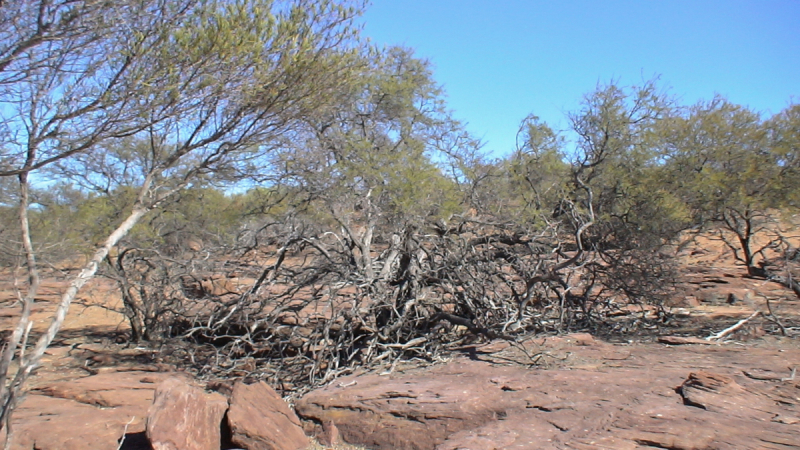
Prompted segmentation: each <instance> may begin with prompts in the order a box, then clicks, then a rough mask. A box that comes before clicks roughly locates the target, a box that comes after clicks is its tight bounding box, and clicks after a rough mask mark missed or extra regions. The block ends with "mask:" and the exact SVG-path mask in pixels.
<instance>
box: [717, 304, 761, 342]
mask: <svg viewBox="0 0 800 450" xmlns="http://www.w3.org/2000/svg"><path fill="white" fill-rule="evenodd" d="M761 314H762V312H761V310H757V311H755V312H754V313H753V314H751V315H750V316H749V317H748V318H746V319H742V320H740V321H739V322H737V323H736V324H735V325H733V326H731V327H728V328H726V329H724V330H722V331H720V332H719V333H717V334H712V335H711V336H709V337H707V338H706V340H707V341H718V340H720V339H722V338H724V337H725V336H727V335H729V334H731V333H733V332H735V331H736V330H738V329H740V328H742V327H743V326H745V325H746V324H747V323H748V322H750V321H751V320H753V319H755V318H756V317H758V316H760V315H761Z"/></svg>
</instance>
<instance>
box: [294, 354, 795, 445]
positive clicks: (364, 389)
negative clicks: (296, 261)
mask: <svg viewBox="0 0 800 450" xmlns="http://www.w3.org/2000/svg"><path fill="white" fill-rule="evenodd" d="M558 339H561V338H556V339H551V341H550V342H548V343H545V344H544V345H542V346H541V347H539V348H536V349H530V350H529V353H530V354H537V352H539V353H538V354H539V355H540V357H544V356H541V355H547V357H548V358H549V359H548V360H547V361H549V362H550V363H549V365H544V364H543V365H541V366H539V367H532V368H529V367H526V366H524V365H521V364H519V365H501V364H506V363H507V362H508V361H509V360H510V359H512V358H511V355H510V353H508V349H507V350H505V351H504V350H500V351H498V348H495V349H493V350H491V351H481V350H480V349H479V348H476V349H473V350H471V351H470V352H469V354H468V356H469V357H462V358H458V359H456V360H455V361H452V362H450V363H448V364H447V365H441V366H435V367H432V368H428V369H423V370H414V371H411V372H409V373H394V374H392V375H388V376H382V375H379V374H368V375H362V376H355V377H348V378H343V379H341V380H339V382H337V383H334V384H332V385H331V386H328V387H326V388H324V389H321V390H317V391H314V392H311V393H309V394H307V395H306V396H305V397H304V398H302V399H301V400H300V401H299V402H298V403H297V411H298V413H299V414H300V416H301V417H303V418H304V419H306V420H309V421H310V422H312V423H316V424H326V423H333V424H335V426H336V428H337V429H338V431H339V432H340V433H341V436H342V439H343V440H344V441H345V442H349V443H353V444H361V445H365V446H367V447H368V448H374V449H409V450H433V449H436V450H456V449H462V450H466V449H473V450H480V449H489V448H494V449H516V448H536V449H563V448H586V449H590V448H614V449H636V448H642V447H656V448H670V449H707V448H715V449H757V448H759V449H760V448H774V449H778V448H781V449H789V448H800V429H798V428H797V425H792V424H796V423H799V422H800V419H798V415H800V400H798V396H797V392H800V391H798V388H799V387H800V385H798V382H800V380H798V381H786V380H781V379H774V378H772V379H769V380H757V379H754V378H753V377H752V376H746V375H744V371H745V370H748V369H749V370H750V372H748V373H751V372H752V373H755V372H757V371H756V370H754V368H755V369H758V373H768V372H765V371H772V372H775V373H778V372H780V371H781V370H782V371H783V372H785V374H786V375H788V374H789V371H788V370H787V369H786V368H785V367H786V366H785V364H786V361H787V360H797V359H796V358H798V357H800V351H798V350H797V349H792V350H791V351H789V350H781V352H783V353H780V352H777V351H773V352H766V353H761V352H759V353H760V355H758V356H757V355H755V354H752V355H751V354H748V353H747V351H746V349H740V348H734V347H720V346H696V347H693V350H692V351H688V352H687V351H683V350H680V349H679V348H675V347H670V346H663V345H658V344H654V345H640V346H636V347H634V346H622V345H611V344H606V343H602V342H592V341H587V340H581V343H580V344H579V343H578V342H577V341H578V340H577V339H572V341H573V343H572V344H571V346H570V347H564V346H562V345H561V343H558ZM576 344H577V345H576ZM493 345H495V346H496V344H493ZM567 349H568V350H569V351H565V350H567ZM789 353H791V354H789ZM500 356H502V357H500ZM692 366H694V367H719V368H721V370H724V371H725V373H724V374H723V373H715V372H711V371H708V370H706V371H690V370H687V369H686V368H687V367H692ZM781 367H784V368H783V369H781ZM722 368H724V369H722ZM315 431H316V432H317V433H322V431H323V430H322V427H317V429H316V430H315Z"/></svg>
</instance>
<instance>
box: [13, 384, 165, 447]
mask: <svg viewBox="0 0 800 450" xmlns="http://www.w3.org/2000/svg"><path fill="white" fill-rule="evenodd" d="M169 376H170V374H162V373H144V372H125V373H105V374H102V375H94V376H88V377H83V378H78V379H73V380H70V381H61V382H53V383H47V384H44V385H42V386H40V387H39V388H38V389H35V390H33V391H32V392H30V393H29V394H28V395H27V396H26V398H25V400H23V402H22V403H21V404H20V405H19V407H18V408H17V410H16V411H15V412H14V415H13V418H12V419H13V430H14V438H13V445H12V447H11V448H12V449H14V450H22V449H25V450H29V449H31V448H36V449H41V450H73V449H74V450H84V449H89V448H90V449H104V448H109V449H116V448H117V446H118V441H119V439H121V438H122V436H123V435H125V434H126V433H127V434H128V435H131V434H137V433H141V432H143V431H144V419H145V416H146V415H147V409H148V408H149V407H150V405H151V404H152V403H153V393H154V390H155V387H156V383H159V382H161V381H162V380H164V379H166V378H168V377H169ZM126 425H127V429H126Z"/></svg>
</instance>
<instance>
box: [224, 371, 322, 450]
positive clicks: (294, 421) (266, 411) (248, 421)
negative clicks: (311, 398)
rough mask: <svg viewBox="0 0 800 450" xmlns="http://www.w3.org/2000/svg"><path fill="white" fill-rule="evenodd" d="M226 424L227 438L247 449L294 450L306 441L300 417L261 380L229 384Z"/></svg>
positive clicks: (305, 443) (301, 447) (307, 444)
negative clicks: (230, 391)
mask: <svg viewBox="0 0 800 450" xmlns="http://www.w3.org/2000/svg"><path fill="white" fill-rule="evenodd" d="M228 425H229V426H230V429H231V441H233V443H234V444H235V445H238V446H241V447H244V448H246V449H247V450H298V449H304V448H306V447H308V446H309V444H310V442H309V439H308V437H306V435H305V433H304V432H303V428H302V426H301V424H300V419H298V417H297V415H296V414H295V413H294V412H293V411H292V410H291V409H290V408H289V405H287V404H286V402H284V401H283V399H282V398H281V397H280V396H279V395H278V394H277V393H276V392H275V391H274V390H273V389H272V388H271V387H269V385H268V384H267V383H265V382H263V381H261V382H258V383H254V384H245V383H243V382H237V383H236V384H235V385H234V386H233V394H232V395H231V401H230V409H229V410H228Z"/></svg>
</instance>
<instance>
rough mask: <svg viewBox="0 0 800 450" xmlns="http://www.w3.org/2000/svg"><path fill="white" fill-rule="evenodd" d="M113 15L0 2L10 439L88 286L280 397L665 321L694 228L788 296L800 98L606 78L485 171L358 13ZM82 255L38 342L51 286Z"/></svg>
mask: <svg viewBox="0 0 800 450" xmlns="http://www.w3.org/2000/svg"><path fill="white" fill-rule="evenodd" d="M122 3H124V2H112V3H110V2H95V1H90V0H86V1H79V2H75V1H56V2H52V1H39V2H32V1H31V2H19V3H16V2H9V3H3V2H0V11H2V12H3V15H2V19H0V25H2V26H0V30H3V31H0V104H1V105H2V107H3V108H2V114H3V119H4V123H3V125H2V127H4V128H3V129H2V130H0V192H2V195H3V196H2V198H0V202H2V203H0V221H2V228H0V236H2V240H1V241H0V242H2V244H0V245H2V252H3V253H2V254H1V255H0V262H2V264H3V266H4V268H9V269H12V270H17V269H20V268H24V270H25V273H26V274H27V275H26V278H27V280H26V282H25V283H24V285H23V286H20V288H19V296H20V298H21V302H20V305H21V308H22V309H21V315H20V321H19V324H18V326H17V327H16V329H15V330H13V332H12V333H11V334H10V335H8V336H7V337H6V339H7V340H6V343H5V346H4V350H3V356H2V361H1V362H0V394H1V395H0V401H2V406H1V408H2V409H0V412H1V413H0V419H2V420H0V428H2V427H8V424H9V423H10V414H11V413H12V412H13V410H14V407H15V405H16V403H17V401H18V399H19V396H20V395H21V394H22V392H23V391H24V386H25V382H26V379H27V378H28V377H29V376H30V374H31V373H32V371H33V370H34V369H35V368H36V366H37V365H38V364H39V359H40V358H41V356H42V354H43V352H44V350H45V349H46V348H47V346H48V345H49V344H50V342H51V341H52V339H53V338H54V336H55V334H56V333H57V332H58V330H59V327H60V325H61V322H62V321H63V320H64V315H65V314H66V312H67V309H68V307H69V305H70V302H71V301H72V300H73V299H74V297H75V295H76V293H77V291H78V290H79V289H80V288H81V287H82V286H83V285H84V283H86V282H87V281H88V280H89V279H90V278H92V277H93V276H94V275H95V273H99V274H101V275H102V276H104V277H107V278H109V279H112V280H114V281H115V282H116V284H117V286H118V288H119V291H120V292H121V296H122V300H123V308H124V314H125V316H126V317H127V319H128V321H129V326H130V335H129V339H130V341H131V342H137V343H138V342H145V341H159V342H173V343H174V342H180V343H181V345H177V344H176V345H174V347H175V348H176V349H177V350H176V353H175V354H176V355H178V356H179V357H180V358H183V361H184V363H185V364H186V365H187V366H191V367H192V368H193V369H194V370H196V371H197V372H198V373H200V374H202V375H205V376H226V375H229V376H245V375H247V376H257V377H264V378H267V379H269V380H271V381H272V382H273V384H275V385H279V386H280V387H282V388H284V389H287V390H288V389H294V390H303V389H307V388H310V387H313V386H317V385H319V384H321V383H325V382H327V381H330V380H332V379H334V378H335V377H337V376H340V375H342V374H344V373H349V372H352V371H353V370H355V369H356V368H357V367H369V366H373V365H375V364H377V363H379V362H381V363H386V362H397V361H401V360H403V359H408V358H422V359H426V360H434V359H436V358H438V357H439V356H441V355H442V354H444V352H446V350H447V349H448V348H452V347H454V346H456V345H459V344H461V343H463V342H465V341H466V340H469V339H472V338H474V337H476V336H477V337H480V336H484V337H490V338H502V339H508V340H514V339H516V338H517V337H520V336H527V335H530V334H534V333H542V332H559V333H560V332H567V331H575V330H592V331H598V330H604V329H607V328H608V327H609V321H608V317H609V315H613V314H614V313H615V312H617V311H619V310H620V309H622V308H626V307H628V306H630V305H644V304H647V305H655V306H656V307H657V308H659V309H660V310H661V311H662V313H663V314H662V317H666V315H668V311H667V306H668V305H669V302H668V300H669V298H670V297H671V296H672V295H674V292H675V285H674V283H675V271H676V264H677V263H676V259H675V251H674V248H675V246H678V245H680V240H681V239H685V237H686V236H687V233H688V235H691V234H692V233H695V234H696V233H699V232H711V233H713V234H714V235H715V236H717V237H718V238H719V239H721V240H722V241H723V242H724V243H725V244H726V245H727V246H728V247H729V249H730V251H731V255H732V257H733V258H735V259H736V260H737V261H739V262H740V263H741V264H742V266H743V267H744V269H745V271H746V274H747V275H748V276H750V277H759V278H763V279H769V280H773V281H778V282H780V283H782V284H784V285H786V286H789V287H790V288H792V289H794V290H795V292H796V293H797V294H798V296H800V289H798V288H797V282H796V281H794V280H795V279H796V277H797V276H798V275H800V274H798V273H797V271H796V270H797V269H796V266H797V260H798V257H797V255H798V251H797V249H796V248H794V247H792V246H791V245H789V242H790V241H789V240H788V239H787V236H785V235H784V234H781V231H780V227H777V226H775V225H774V224H775V223H777V222H778V221H780V219H781V217H783V216H786V215H791V214H794V213H795V212H796V211H797V206H798V203H797V202H798V198H797V196H798V193H800V177H799V175H798V174H800V156H798V152H800V147H799V146H798V143H800V128H799V127H800V106H798V105H790V106H789V107H787V108H786V109H785V110H784V111H782V112H780V113H779V114H777V115H775V116H774V117H769V118H764V117H761V116H760V115H759V114H757V113H755V112H753V111H750V110H749V109H747V108H745V107H742V106H739V105H735V104H732V103H730V102H728V101H727V100H725V99H723V98H715V99H713V100H711V101H709V102H704V103H700V104H698V105H694V106H688V107H687V106H682V105H679V104H677V102H676V100H675V99H673V98H671V97H670V96H669V95H668V94H667V93H665V92H662V90H661V87H660V86H659V84H658V83H657V82H656V81H651V82H646V83H644V84H643V85H642V86H631V87H625V86H621V85H619V84H618V83H615V82H612V83H609V84H607V85H600V86H598V87H597V88H596V89H595V90H594V91H593V92H590V93H588V94H587V95H586V96H585V98H584V99H583V102H582V104H581V107H580V108H579V109H578V110H576V111H574V112H572V113H570V114H569V115H568V119H569V122H570V124H571V129H570V130H569V131H568V132H566V133H558V132H556V131H554V130H553V129H551V128H550V127H549V126H548V125H547V124H545V123H543V122H541V121H540V120H539V119H538V118H537V117H536V116H533V115H532V116H529V117H528V118H526V119H525V120H524V121H523V122H522V125H521V127H520V132H519V135H518V143H519V145H518V148H517V149H515V151H514V152H513V153H512V154H510V155H509V156H508V157H506V158H503V159H491V158H490V157H489V155H484V154H482V153H481V149H480V147H481V146H480V142H478V141H477V140H476V139H474V138H472V137H471V136H469V134H468V133H467V132H466V131H465V129H464V127H463V126H462V124H460V123H459V122H458V121H457V120H455V119H454V118H453V117H451V114H450V113H449V112H448V110H447V107H446V103H445V101H444V97H443V93H442V92H441V90H440V89H439V88H438V86H437V84H436V82H435V81H434V80H433V78H432V74H431V70H430V66H429V64H428V63H427V62H426V61H424V60H421V59H419V58H416V57H415V56H414V54H413V51H412V50H410V49H405V48H385V49H376V48H371V47H369V46H368V45H367V44H365V43H364V42H362V40H361V38H360V37H359V36H358V32H357V30H355V29H354V28H353V27H352V20H353V17H354V16H355V15H357V14H358V13H359V11H360V10H361V8H362V7H363V5H361V4H360V3H359V2H352V3H351V2H347V1H342V2H330V1H316V0H291V1H288V0H287V1H281V2H275V3H274V4H273V2H266V1H261V0H248V1H241V2H226V1H218V2H215V1H212V2H196V1H191V0H186V1H180V2H175V1H159V0H148V1H146V2H144V7H141V8H140V7H135V8H134V7H131V8H125V7H123V6H124V5H123V4H122ZM37 24H38V25H37ZM44 25H47V26H44ZM131 30H136V31H135V32H131ZM110 55H111V56H110ZM112 56H113V57H112ZM44 179H48V180H52V182H48V183H45V182H44V181H43V180H44ZM782 215H783V216H782ZM12 230H14V231H12ZM76 255H82V256H83V261H84V262H86V264H85V266H84V267H83V269H82V271H81V272H80V273H78V274H75V275H74V276H73V279H72V284H71V285H70V287H69V288H68V289H67V290H66V291H65V292H64V293H63V297H62V300H61V304H60V306H59V310H58V313H57V315H56V316H55V317H54V318H53V321H52V324H51V326H50V328H49V329H48V330H47V331H46V332H45V333H44V334H43V335H42V336H41V337H38V336H37V338H38V341H37V342H36V343H35V345H31V344H30V343H28V342H26V339H25V338H26V336H27V331H26V330H28V326H29V315H30V309H31V307H32V305H33V301H34V298H35V297H36V295H37V289H38V286H39V277H40V275H39V271H40V269H41V267H43V266H46V265H48V264H55V263H58V262H60V261H64V260H67V259H71V260H73V261H78V260H80V258H77V256H76ZM87 255H88V256H87ZM784 331H785V330H784ZM23 350H25V351H24V352H23ZM14 360H19V361H18V363H19V367H20V369H19V370H17V371H16V372H14V371H12V370H11V363H12V361H14ZM253 362H258V363H259V364H253Z"/></svg>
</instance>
